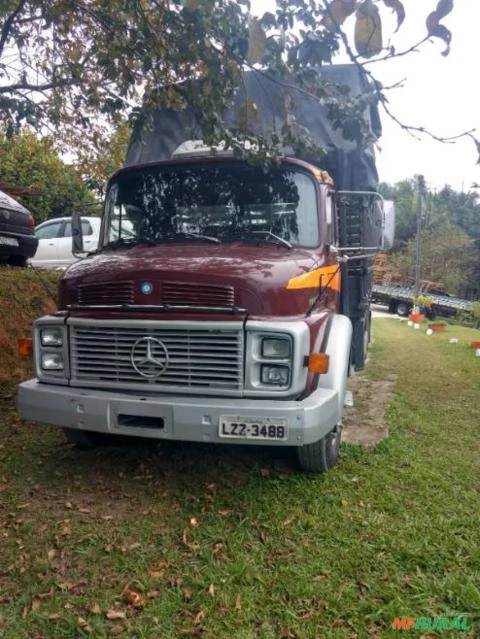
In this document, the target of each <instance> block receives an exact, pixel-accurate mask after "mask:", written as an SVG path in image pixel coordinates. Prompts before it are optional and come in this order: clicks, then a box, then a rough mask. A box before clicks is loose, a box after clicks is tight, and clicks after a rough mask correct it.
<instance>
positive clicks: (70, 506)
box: [65, 501, 73, 510]
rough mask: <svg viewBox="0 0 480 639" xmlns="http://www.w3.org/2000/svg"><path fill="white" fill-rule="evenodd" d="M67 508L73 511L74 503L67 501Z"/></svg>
mask: <svg viewBox="0 0 480 639" xmlns="http://www.w3.org/2000/svg"><path fill="white" fill-rule="evenodd" d="M65 508H68V509H69V510H72V508H73V505H72V502H71V501H66V502H65Z"/></svg>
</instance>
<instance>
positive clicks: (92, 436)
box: [63, 428, 116, 450]
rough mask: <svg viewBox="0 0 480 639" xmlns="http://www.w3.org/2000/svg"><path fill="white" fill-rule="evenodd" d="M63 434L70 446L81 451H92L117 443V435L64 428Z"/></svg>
mask: <svg viewBox="0 0 480 639" xmlns="http://www.w3.org/2000/svg"><path fill="white" fill-rule="evenodd" d="M63 432H64V434H65V437H66V439H67V442H68V443H69V444H73V445H74V446H75V448H78V449H79V450H92V449H93V448H96V447H97V446H105V445H108V444H112V443H115V441H116V440H115V435H108V434H106V433H96V432H94V431H91V430H78V429H77V428H64V429H63Z"/></svg>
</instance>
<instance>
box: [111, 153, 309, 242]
mask: <svg viewBox="0 0 480 639" xmlns="http://www.w3.org/2000/svg"><path fill="white" fill-rule="evenodd" d="M105 214H106V226H105V229H106V231H105V237H104V242H103V244H104V246H106V245H110V246H112V245H117V246H121V245H123V244H125V245H126V244H136V243H141V242H145V243H161V242H171V241H182V242H183V241H185V242H189V241H212V242H229V241H235V240H245V241H248V240H255V239H257V240H258V238H261V237H263V239H265V241H275V240H277V241H279V242H280V243H282V241H284V242H283V243H284V244H285V245H287V246H288V245H289V243H290V244H292V245H300V246H305V247H316V246H318V244H319V230H318V216H317V198H316V189H315V183H314V180H313V178H312V177H310V176H309V175H308V174H307V173H304V172H302V171H299V170H296V169H294V168H291V167H288V168H287V167H276V168H271V169H268V170H265V169H262V168H260V167H255V166H251V165H247V164H242V163H235V162H222V163H211V164H205V163H204V164H178V165H174V166H172V165H170V166H157V167H153V168H148V169H145V168H142V169H139V170H138V171H128V172H125V173H123V174H120V175H118V176H117V177H116V179H114V181H113V182H112V183H111V184H110V187H109V190H108V193H107V198H106V209H105Z"/></svg>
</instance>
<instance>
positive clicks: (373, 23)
mask: <svg viewBox="0 0 480 639" xmlns="http://www.w3.org/2000/svg"><path fill="white" fill-rule="evenodd" d="M356 18H357V19H356V22H355V47H356V49H357V51H358V53H359V54H360V55H361V56H363V57H364V58H371V57H372V56H374V55H377V53H380V51H381V50H382V20H381V18H380V13H379V11H378V8H377V7H376V6H375V5H374V4H373V2H372V0H364V2H362V4H361V5H360V6H359V7H358V9H357V14H356Z"/></svg>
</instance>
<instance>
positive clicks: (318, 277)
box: [287, 264, 341, 291]
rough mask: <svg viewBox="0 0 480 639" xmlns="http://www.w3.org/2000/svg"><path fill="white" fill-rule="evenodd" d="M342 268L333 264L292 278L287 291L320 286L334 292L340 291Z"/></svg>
mask: <svg viewBox="0 0 480 639" xmlns="http://www.w3.org/2000/svg"><path fill="white" fill-rule="evenodd" d="M340 283H341V280H340V266H339V265H338V264H333V265H332V266H322V267H321V268H317V269H315V270H314V271H309V272H308V273H303V274H302V275H297V277H292V279H291V280H289V282H288V284H287V289H290V290H291V289H302V288H319V287H320V286H328V288H331V289H333V290H334V291H339V290H340Z"/></svg>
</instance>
